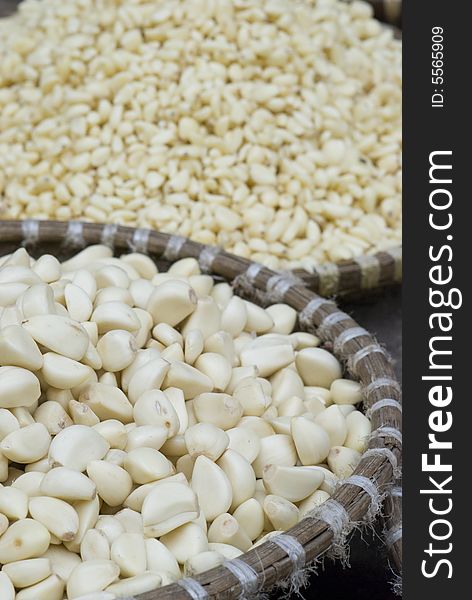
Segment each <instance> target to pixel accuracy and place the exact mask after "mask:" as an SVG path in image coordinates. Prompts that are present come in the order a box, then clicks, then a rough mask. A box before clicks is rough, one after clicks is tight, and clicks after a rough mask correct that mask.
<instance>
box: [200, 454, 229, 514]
mask: <svg viewBox="0 0 472 600" xmlns="http://www.w3.org/2000/svg"><path fill="white" fill-rule="evenodd" d="M192 489H193V491H194V492H195V493H196V494H197V497H198V504H199V506H200V509H201V510H202V511H203V514H204V515H205V518H206V520H207V521H213V520H214V519H215V518H216V517H217V516H218V515H220V514H221V513H225V512H226V511H227V510H228V509H229V507H230V506H231V502H232V499H233V494H232V489H231V483H230V481H229V479H228V477H227V476H226V474H225V472H224V471H223V470H222V469H221V468H220V467H219V466H218V465H216V464H215V463H214V462H213V461H211V460H210V459H209V458H207V457H206V456H199V457H198V458H197V460H196V461H195V465H194V467H193V473H192Z"/></svg>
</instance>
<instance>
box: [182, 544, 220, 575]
mask: <svg viewBox="0 0 472 600" xmlns="http://www.w3.org/2000/svg"><path fill="white" fill-rule="evenodd" d="M224 561H225V557H224V556H223V555H222V554H220V553H219V552H216V551H215V550H207V551H206V552H200V554H196V555H195V556H191V557H190V558H189V559H187V560H186V561H185V565H184V573H185V575H186V576H187V577H193V576H194V575H198V574H199V573H203V572H204V571H208V570H209V569H213V568H214V567H219V566H220V565H222V564H223V563H224Z"/></svg>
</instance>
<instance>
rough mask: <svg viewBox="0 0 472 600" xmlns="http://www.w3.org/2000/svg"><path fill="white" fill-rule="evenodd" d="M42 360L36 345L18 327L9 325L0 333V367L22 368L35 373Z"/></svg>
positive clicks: (21, 328) (23, 330) (24, 331)
mask: <svg viewBox="0 0 472 600" xmlns="http://www.w3.org/2000/svg"><path fill="white" fill-rule="evenodd" d="M42 364H43V358H42V356H41V352H40V350H39V348H38V345H37V344H36V342H35V341H34V340H33V338H32V337H31V335H30V334H29V333H28V332H27V331H26V329H24V328H23V327H21V326H20V325H9V326H7V327H3V328H2V329H1V331H0V366H5V365H8V366H14V367H23V368H24V369H28V370H29V371H37V370H38V369H40V368H41V367H42Z"/></svg>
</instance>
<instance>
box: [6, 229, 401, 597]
mask: <svg viewBox="0 0 472 600" xmlns="http://www.w3.org/2000/svg"><path fill="white" fill-rule="evenodd" d="M97 243H105V244H107V245H109V246H110V247H112V248H113V249H114V251H115V252H116V253H117V254H118V255H119V254H122V253H126V252H128V251H139V252H144V253H147V254H149V255H150V256H151V257H153V258H154V259H155V260H156V262H157V264H158V265H159V266H160V267H161V268H162V267H163V266H164V265H166V264H170V263H172V262H174V261H175V260H178V259H179V258H183V257H194V258H196V259H197V260H198V261H199V264H200V267H201V269H202V271H204V272H206V273H209V274H211V275H212V276H213V277H214V278H215V279H218V280H220V281H221V280H226V281H228V282H230V283H232V285H233V286H234V288H235V291H236V292H237V293H238V294H240V295H241V296H243V297H245V298H247V299H250V300H252V301H254V302H256V303H258V304H261V305H266V304H270V303H274V302H281V301H283V302H286V303H287V304H289V305H290V306H292V307H293V308H295V309H296V310H297V312H298V321H299V329H301V330H306V331H311V332H316V334H317V335H318V336H319V337H320V338H321V340H322V342H323V343H324V347H325V348H327V349H330V350H332V351H333V352H334V354H335V355H336V356H337V357H338V358H339V359H340V360H342V361H343V363H344V364H345V366H346V370H347V371H348V372H349V373H350V374H351V376H352V377H354V378H355V379H357V380H359V381H360V382H361V384H362V387H363V396H364V408H365V409H366V411H367V412H368V414H369V415H370V418H371V420H372V426H373V433H372V436H371V438H370V441H369V445H368V448H369V449H368V450H367V452H366V453H365V454H364V455H363V457H362V459H361V462H360V463H359V466H358V467H357V469H356V471H355V472H354V474H353V475H352V476H351V477H350V478H349V479H347V480H345V481H343V482H342V483H341V484H340V485H339V487H338V489H337V490H336V492H335V494H334V495H333V496H332V497H331V498H330V499H329V500H328V501H327V502H326V503H325V504H323V505H322V506H321V507H320V509H319V510H318V512H317V513H316V514H313V515H311V516H306V517H305V518H304V519H303V520H302V521H300V523H298V524H297V525H295V526H294V527H292V528H291V529H290V530H289V531H288V532H286V534H284V535H283V536H277V537H276V538H273V540H271V541H268V542H265V543H264V544H261V545H260V546H258V547H257V548H256V549H253V550H251V551H249V552H247V553H246V554H244V555H243V556H242V557H241V558H240V559H236V560H235V561H228V562H227V563H226V566H221V567H218V568H215V569H211V570H210V571H207V572H205V573H202V574H200V575H198V576H196V577H195V578H194V579H188V578H187V579H184V580H181V581H180V582H178V583H175V584H172V585H169V586H166V587H164V588H160V589H157V590H155V591H153V592H147V593H145V594H141V595H139V596H138V598H139V600H164V599H169V600H170V599H172V600H188V598H193V599H201V600H203V599H205V598H218V599H225V600H229V599H231V598H238V597H240V595H241V594H242V595H243V597H246V596H250V595H251V594H252V595H254V596H255V597H256V598H260V597H261V594H262V593H263V591H267V590H269V589H270V588H271V587H273V586H274V585H276V584H280V583H281V582H282V581H283V580H285V581H286V580H287V579H289V581H290V578H291V582H292V585H293V586H294V587H295V588H296V587H297V586H298V585H299V583H300V573H301V571H302V570H303V568H304V567H305V566H306V565H309V564H313V562H314V561H316V560H317V559H318V558H319V557H321V556H322V555H326V554H327V555H330V556H332V557H334V558H341V559H342V558H344V559H346V557H347V554H346V553H347V545H346V538H347V536H348V534H349V533H350V532H351V531H352V530H353V528H354V527H356V526H360V525H362V524H369V523H371V522H372V521H373V519H374V518H375V516H376V515H377V514H378V512H379V509H380V504H381V499H382V498H383V497H384V495H385V494H386V492H387V491H388V489H389V487H390V486H391V485H392V483H393V481H394V477H395V476H398V475H399V470H400V462H401V433H400V430H401V406H400V404H399V401H400V386H399V384H398V382H397V380H396V379H395V375H394V371H393V368H392V365H391V363H390V360H389V357H388V356H387V355H386V353H385V351H384V350H383V348H382V347H381V346H380V345H379V344H377V342H376V341H375V339H374V338H373V337H372V336H371V335H370V334H369V333H368V332H367V331H366V330H365V329H363V328H361V327H359V326H358V325H357V323H356V322H355V321H354V320H353V319H352V318H351V317H350V316H349V315H347V314H346V313H343V312H342V311H340V310H339V309H338V308H337V306H336V305H335V304H334V303H333V302H331V301H329V300H326V299H324V298H322V297H320V296H317V295H316V294H315V293H313V292H311V291H309V290H308V289H306V288H305V287H303V286H300V285H296V284H294V280H293V276H292V275H290V274H285V275H280V274H277V273H275V272H273V271H271V270H270V269H267V268H265V267H263V266H262V265H259V264H257V263H251V262H250V261H248V260H246V259H243V258H241V257H237V256H234V255H232V254H229V253H227V252H225V251H223V250H220V249H219V248H216V247H212V246H205V245H202V244H198V243H196V242H192V241H190V240H188V239H186V238H182V237H180V236H170V235H167V234H163V233H159V232H156V231H151V230H148V229H133V228H129V227H121V226H115V225H105V226H104V225H99V224H95V223H82V222H78V221H72V222H69V223H65V222H57V221H0V255H5V254H7V253H10V252H11V251H13V250H15V249H16V248H18V247H19V246H21V245H23V246H25V247H27V249H28V250H29V251H30V252H31V254H32V255H33V256H38V255H40V254H43V253H47V252H48V253H53V254H54V255H55V256H57V257H59V258H60V259H65V258H66V257H68V256H70V255H71V254H72V253H74V252H76V251H77V250H79V249H80V248H82V247H85V246H88V245H91V244H97ZM296 283H297V282H296Z"/></svg>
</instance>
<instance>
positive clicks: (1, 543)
mask: <svg viewBox="0 0 472 600" xmlns="http://www.w3.org/2000/svg"><path fill="white" fill-rule="evenodd" d="M50 539H51V536H50V533H49V531H48V530H47V529H46V527H44V525H42V524H41V523H39V522H38V521H35V520H34V519H21V520H20V521H15V523H13V524H12V525H10V527H9V528H8V529H7V530H6V531H5V533H4V534H3V535H2V537H1V538H0V563H2V564H4V565H5V564H7V563H12V562H16V561H18V560H26V559H28V558H38V557H40V556H41V555H42V554H43V553H44V552H46V550H47V549H48V546H49V542H50Z"/></svg>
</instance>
